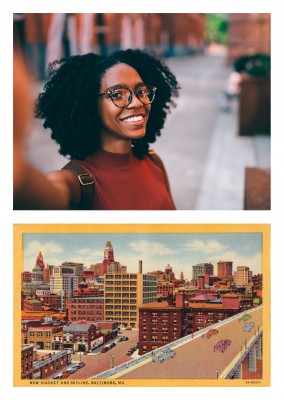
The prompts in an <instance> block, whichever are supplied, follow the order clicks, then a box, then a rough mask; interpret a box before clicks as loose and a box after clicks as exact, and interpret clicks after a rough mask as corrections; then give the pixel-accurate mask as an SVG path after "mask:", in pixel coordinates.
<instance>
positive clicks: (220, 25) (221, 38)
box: [206, 14, 228, 44]
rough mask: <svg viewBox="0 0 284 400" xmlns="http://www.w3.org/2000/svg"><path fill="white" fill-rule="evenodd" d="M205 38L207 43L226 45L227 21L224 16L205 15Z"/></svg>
mask: <svg viewBox="0 0 284 400" xmlns="http://www.w3.org/2000/svg"><path fill="white" fill-rule="evenodd" d="M206 38H207V41H208V43H213V42H215V43H219V44H227V41H228V20H227V17H226V14H206Z"/></svg>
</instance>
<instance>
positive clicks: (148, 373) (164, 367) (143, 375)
mask: <svg viewBox="0 0 284 400" xmlns="http://www.w3.org/2000/svg"><path fill="white" fill-rule="evenodd" d="M248 314H250V311H248ZM251 315H252V318H251V319H249V320H248V321H247V322H253V323H254V327H253V328H252V330H251V331H250V332H244V331H243V327H244V325H245V323H246V322H239V317H237V316H236V318H235V319H234V320H233V321H230V322H228V323H225V324H224V325H222V326H220V327H218V331H219V333H218V334H217V335H214V336H211V338H210V339H205V338H204V339H202V338H201V336H198V337H195V338H193V339H192V340H190V341H189V342H187V343H185V344H182V345H180V346H179V347H177V348H174V347H173V349H174V350H175V352H176V355H175V356H174V358H169V359H167V360H165V361H164V362H163V363H154V362H152V361H151V359H149V361H148V362H144V363H143V365H140V366H139V365H138V366H136V367H133V369H132V370H131V371H127V372H124V371H122V372H121V373H119V374H117V375H114V376H112V378H118V377H119V378H120V379H216V378H217V374H218V376H220V375H221V373H222V371H224V370H225V369H226V368H227V366H228V365H229V364H230V363H231V362H232V360H233V359H234V358H235V357H237V356H238V354H240V353H241V352H242V351H244V349H245V346H246V344H247V343H249V341H250V339H252V337H253V336H254V335H255V334H256V333H257V330H258V328H261V327H262V308H259V309H257V310H254V311H253V312H251ZM223 339H230V340H231V345H230V346H229V347H227V349H226V350H225V351H224V353H222V352H220V351H215V352H214V346H215V345H216V343H217V342H219V341H220V340H223Z"/></svg>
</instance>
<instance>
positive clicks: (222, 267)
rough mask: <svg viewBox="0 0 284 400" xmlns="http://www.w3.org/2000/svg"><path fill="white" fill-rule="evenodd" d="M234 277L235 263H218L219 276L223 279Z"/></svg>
mask: <svg viewBox="0 0 284 400" xmlns="http://www.w3.org/2000/svg"><path fill="white" fill-rule="evenodd" d="M232 275H233V262H232V261H221V260H220V261H218V262H217V276H218V278H219V279H223V278H225V277H226V276H232Z"/></svg>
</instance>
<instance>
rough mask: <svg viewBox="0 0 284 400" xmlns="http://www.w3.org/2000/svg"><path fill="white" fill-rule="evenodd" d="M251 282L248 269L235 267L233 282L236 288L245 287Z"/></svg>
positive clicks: (250, 273)
mask: <svg viewBox="0 0 284 400" xmlns="http://www.w3.org/2000/svg"><path fill="white" fill-rule="evenodd" d="M251 280H252V271H250V270H249V267H237V271H236V272H235V273H234V282H235V284H236V285H237V286H247V285H248V284H249V282H250V281H251Z"/></svg>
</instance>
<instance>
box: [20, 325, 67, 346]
mask: <svg viewBox="0 0 284 400" xmlns="http://www.w3.org/2000/svg"><path fill="white" fill-rule="evenodd" d="M62 328H63V325H62V324H61V325H56V326H53V325H48V326H43V325H42V326H38V327H35V326H30V327H29V328H28V332H27V342H28V344H32V345H33V346H34V348H35V349H38V350H47V351H51V350H53V346H52V342H53V340H52V336H53V335H54V334H55V333H58V332H60V331H62Z"/></svg>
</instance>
